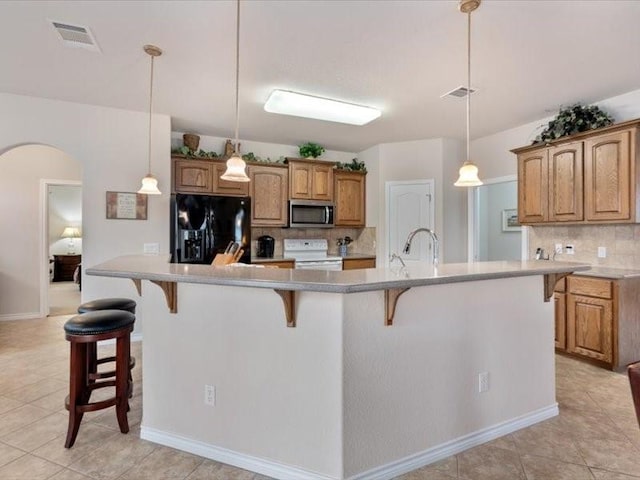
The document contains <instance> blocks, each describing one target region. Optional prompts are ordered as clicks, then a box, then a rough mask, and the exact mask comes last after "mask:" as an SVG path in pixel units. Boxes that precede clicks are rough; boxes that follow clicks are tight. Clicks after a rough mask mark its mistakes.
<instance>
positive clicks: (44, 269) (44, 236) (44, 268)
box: [39, 178, 82, 318]
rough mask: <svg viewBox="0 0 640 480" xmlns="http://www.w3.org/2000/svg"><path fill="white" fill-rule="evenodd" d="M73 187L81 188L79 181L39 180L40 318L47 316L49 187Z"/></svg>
mask: <svg viewBox="0 0 640 480" xmlns="http://www.w3.org/2000/svg"><path fill="white" fill-rule="evenodd" d="M55 185H62V186H64V185H73V186H79V187H82V182H81V181H79V180H54V179H48V178H41V179H40V212H39V215H40V218H39V220H40V221H39V224H40V232H39V233H40V235H39V236H40V242H39V243H40V255H39V256H40V317H42V318H44V317H46V316H48V315H49V187H50V186H55Z"/></svg>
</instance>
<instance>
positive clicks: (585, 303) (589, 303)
mask: <svg viewBox="0 0 640 480" xmlns="http://www.w3.org/2000/svg"><path fill="white" fill-rule="evenodd" d="M567 351H568V352H570V353H575V354H578V355H582V356H585V357H588V358H593V359H596V360H601V361H603V362H607V363H609V364H611V363H612V362H613V302H612V301H611V300H605V299H603V298H594V297H586V296H582V295H574V294H567Z"/></svg>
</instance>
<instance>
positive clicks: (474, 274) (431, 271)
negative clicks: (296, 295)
mask: <svg viewBox="0 0 640 480" xmlns="http://www.w3.org/2000/svg"><path fill="white" fill-rule="evenodd" d="M274 261H275V259H274ZM589 268H590V267H589V265H586V264H580V263H569V262H540V261H528V262H475V263H445V264H441V265H439V266H438V267H437V268H434V267H433V266H431V265H427V266H411V267H407V268H405V269H400V268H369V269H360V270H349V271H325V270H291V269H275V268H274V269H271V268H270V269H263V268H255V267H251V266H240V265H238V266H225V267H211V266H209V265H190V264H180V263H168V260H167V258H166V257H164V256H160V255H158V256H156V255H129V256H123V257H118V258H115V259H112V260H108V261H106V262H104V263H101V264H99V265H96V266H94V267H91V268H89V269H87V272H86V274H87V275H98V276H103V277H118V278H130V279H135V280H152V281H160V282H177V283H200V284H209V285H226V286H238V287H257V288H272V289H279V290H291V291H312V292H331V293H354V292H367V291H375V290H386V289H390V288H411V287H417V286H426V285H441V284H448V283H458V282H469V281H477V280H491V279H499V278H510V277H522V276H531V275H549V274H563V273H569V272H578V271H584V270H588V269H589Z"/></svg>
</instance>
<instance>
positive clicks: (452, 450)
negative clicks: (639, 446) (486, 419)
mask: <svg viewBox="0 0 640 480" xmlns="http://www.w3.org/2000/svg"><path fill="white" fill-rule="evenodd" d="M556 415H558V404H557V403H554V404H553V405H549V406H548V407H544V408H541V409H539V410H535V411H533V412H530V413H527V414H526V415H522V416H520V417H516V418H513V419H511V420H507V421H505V422H502V423H499V424H497V425H493V426H491V427H487V428H483V429H482V430H478V431H477V432H473V433H470V434H468V435H465V436H463V437H460V438H456V439H454V440H451V441H449V442H446V443H443V444H441V445H438V446H436V447H433V448H429V449H428V450H424V451H423V452H419V453H416V454H413V455H410V456H408V457H405V458H402V459H400V460H396V461H394V462H391V463H388V464H386V465H382V466H380V467H376V468H374V469H371V470H368V471H366V472H362V473H358V474H356V475H353V476H351V477H349V478H348V480H389V479H392V478H394V477H397V476H399V475H403V474H405V473H408V472H411V471H413V470H416V469H418V468H421V467H424V466H426V465H429V464H431V463H434V462H437V461H438V460H442V459H444V458H447V457H450V456H451V455H455V454H457V453H460V452H463V451H464V450H468V449H469V448H472V447H475V446H478V445H481V444H483V443H486V442H489V441H491V440H495V439H496V438H499V437H502V436H504V435H507V434H509V433H513V432H515V431H517V430H520V429H522V428H525V427H528V426H530V425H534V424H536V423H538V422H541V421H543V420H547V419H549V418H552V417H555V416H556ZM140 438H142V439H144V440H149V441H150V442H155V443H159V444H160V445H165V446H167V447H173V448H176V449H178V450H183V451H185V452H189V453H192V454H194V455H200V456H201V457H205V458H209V459H211V460H215V461H218V462H222V463H226V464H228V465H233V466H235V467H239V468H244V469H245V470H250V471H252V472H257V473H260V474H262V475H267V476H269V477H273V478H278V479H281V480H291V479H296V480H338V479H337V478H336V477H330V476H327V475H323V474H319V473H315V472H310V471H307V470H303V469H300V468H298V467H293V466H290V465H283V464H280V463H277V462H273V461H270V460H265V459H262V458H257V457H253V456H251V455H246V454H244V453H239V452H234V451H232V450H227V449H225V448H220V447H216V446H214V445H209V444H207V443H203V442H199V441H196V440H191V439H188V438H185V437H182V436H180V435H176V434H173V433H169V432H163V431H161V430H156V429H154V428H149V427H145V426H142V427H141V428H140Z"/></svg>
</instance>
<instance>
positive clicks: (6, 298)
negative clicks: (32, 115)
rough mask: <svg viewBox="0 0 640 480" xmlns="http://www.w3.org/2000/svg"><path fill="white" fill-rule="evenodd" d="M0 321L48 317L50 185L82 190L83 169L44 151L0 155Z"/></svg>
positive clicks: (40, 148)
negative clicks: (73, 186) (74, 186)
mask: <svg viewBox="0 0 640 480" xmlns="http://www.w3.org/2000/svg"><path fill="white" fill-rule="evenodd" d="M0 171H2V175H0V192H2V193H0V195H1V198H2V202H0V222H1V223H0V224H2V225H3V233H5V234H4V235H0V252H1V253H0V319H3V320H20V319H27V318H38V317H43V316H46V315H47V313H48V312H47V310H48V285H49V232H48V226H47V225H48V215H47V211H48V185H57V184H58V185H65V184H75V185H80V182H81V179H82V164H81V162H79V161H77V160H75V159H73V158H72V157H70V156H69V155H67V154H66V153H65V152H63V151H61V150H59V149H57V148H55V147H51V146H48V145H21V146H17V147H14V148H11V149H9V150H6V151H5V152H3V153H2V155H0Z"/></svg>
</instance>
